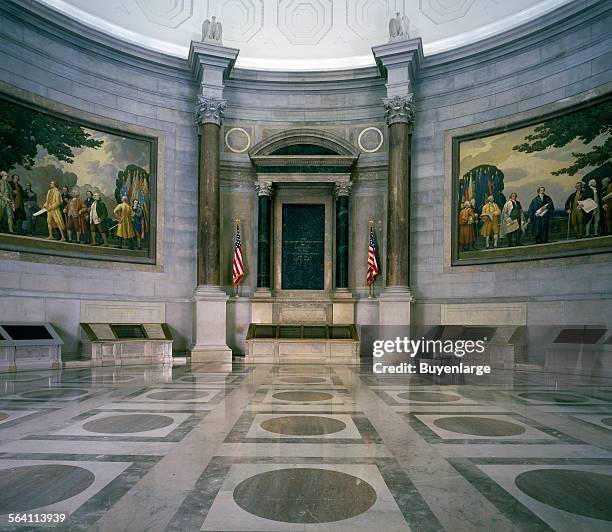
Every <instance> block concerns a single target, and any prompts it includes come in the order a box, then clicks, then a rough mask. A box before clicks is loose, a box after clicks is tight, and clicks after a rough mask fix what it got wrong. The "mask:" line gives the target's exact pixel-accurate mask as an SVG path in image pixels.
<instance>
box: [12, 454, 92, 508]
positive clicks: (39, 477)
mask: <svg viewBox="0 0 612 532" xmlns="http://www.w3.org/2000/svg"><path fill="white" fill-rule="evenodd" d="M94 480H95V476H94V474H93V473H92V472H91V471H88V470H87V469H83V468H82V467H76V466H71V465H62V464H42V465H30V466H21V467H13V468H10V469H0V493H2V496H1V497H0V514H4V513H7V512H23V511H25V510H32V509H34V508H40V507H42V506H48V505H50V504H54V503H57V502H59V501H63V500H65V499H69V498H70V497H74V496H75V495H77V494H79V493H81V492H82V491H83V490H86V489H87V488H88V487H89V486H91V484H92V483H93V481H94Z"/></svg>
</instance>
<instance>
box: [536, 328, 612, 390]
mask: <svg viewBox="0 0 612 532" xmlns="http://www.w3.org/2000/svg"><path fill="white" fill-rule="evenodd" d="M544 370H545V371H546V372H547V373H550V374H553V373H564V374H570V375H588V376H592V377H606V378H610V377H612V329H608V328H607V327H564V328H558V329H557V330H556V331H555V332H554V333H552V339H551V341H550V342H549V343H548V345H547V346H546V347H545V349H544Z"/></svg>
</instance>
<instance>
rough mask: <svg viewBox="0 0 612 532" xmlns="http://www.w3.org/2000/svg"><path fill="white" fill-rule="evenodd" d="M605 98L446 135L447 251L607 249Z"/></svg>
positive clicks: (510, 254)
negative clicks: (533, 118) (528, 119)
mask: <svg viewBox="0 0 612 532" xmlns="http://www.w3.org/2000/svg"><path fill="white" fill-rule="evenodd" d="M611 129H612V100H610V99H607V100H604V101H599V102H596V103H591V104H589V105H587V106H583V107H581V108H579V109H575V110H573V111H570V112H564V113H562V114H557V115H554V116H551V117H548V118H546V119H543V120H540V121H538V122H535V123H529V124H526V125H525V124H522V125H521V127H514V128H506V129H504V130H503V131H497V132H495V131H494V132H487V133H486V134H483V135H478V136H475V135H470V136H469V137H458V138H455V139H453V147H454V165H453V176H454V177H453V181H454V182H453V197H454V198H455V200H454V205H453V209H454V210H453V237H454V242H453V258H454V261H455V263H456V264H460V263H487V262H503V261H514V260H529V259H534V258H544V257H552V256H564V255H577V254H591V253H599V252H606V251H611V250H612V160H611V158H612V136H611Z"/></svg>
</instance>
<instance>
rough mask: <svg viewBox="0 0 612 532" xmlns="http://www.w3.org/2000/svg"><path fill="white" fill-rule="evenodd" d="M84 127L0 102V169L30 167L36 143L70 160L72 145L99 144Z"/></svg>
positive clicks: (78, 146) (59, 156)
mask: <svg viewBox="0 0 612 532" xmlns="http://www.w3.org/2000/svg"><path fill="white" fill-rule="evenodd" d="M102 143H103V141H101V140H96V139H94V138H92V136H91V134H89V133H87V132H86V131H85V129H84V128H82V127H81V126H77V125H75V124H71V123H70V122H66V121H65V120H61V119H59V118H55V117H52V116H49V115H46V114H44V113H39V112H38V111H33V110H31V109H27V108H25V107H21V106H20V105H15V104H11V103H8V102H1V103H0V169H2V170H11V169H13V168H14V167H15V166H23V167H24V168H27V169H30V168H32V167H33V166H34V164H35V158H36V154H37V151H38V146H41V147H42V148H44V149H45V150H46V151H47V153H48V154H49V155H52V156H53V157H55V158H57V159H58V160H59V161H64V162H67V163H72V162H73V158H74V151H73V150H74V148H93V149H96V148H98V147H100V146H102Z"/></svg>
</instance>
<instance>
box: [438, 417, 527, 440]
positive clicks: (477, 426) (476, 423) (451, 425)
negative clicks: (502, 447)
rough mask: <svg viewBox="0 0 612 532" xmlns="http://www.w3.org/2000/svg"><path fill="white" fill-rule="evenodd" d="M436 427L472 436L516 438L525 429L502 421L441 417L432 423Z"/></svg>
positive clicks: (485, 418)
mask: <svg viewBox="0 0 612 532" xmlns="http://www.w3.org/2000/svg"><path fill="white" fill-rule="evenodd" d="M434 425H436V427H440V428H441V429H444V430H450V431H452V432H458V433H460V434H470V435H472V436H516V435H517V434H522V433H523V432H525V427H521V426H520V425H517V424H516V423H510V422H509V421H504V420H502V419H493V418H490V417H478V416H452V417H443V418H440V419H436V420H435V421H434Z"/></svg>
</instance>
